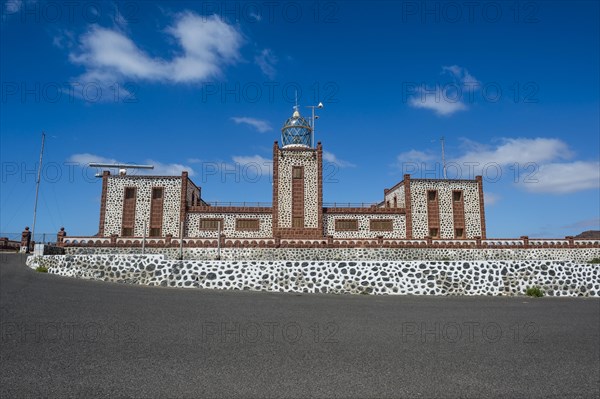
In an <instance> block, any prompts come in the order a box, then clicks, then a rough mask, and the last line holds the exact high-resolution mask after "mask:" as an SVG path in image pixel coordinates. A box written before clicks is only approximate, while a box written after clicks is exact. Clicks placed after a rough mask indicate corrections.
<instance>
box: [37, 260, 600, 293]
mask: <svg viewBox="0 0 600 399" xmlns="http://www.w3.org/2000/svg"><path fill="white" fill-rule="evenodd" d="M27 264H28V266H29V267H31V268H34V269H35V268H36V267H38V266H44V267H47V268H48V273H51V274H58V275H62V276H68V277H78V278H83V279H90V280H100V281H110V282H121V283H129V284H142V285H151V286H164V287H182V288H186V287H187V288H213V289H233V290H252V291H276V292H303V293H334V294H374V295H506V296H513V295H523V294H524V293H525V290H526V289H527V288H528V287H531V286H537V287H539V288H541V289H542V290H543V291H544V293H545V294H546V295H548V296H586V297H599V296H600V266H599V265H596V264H582V263H573V262H569V261H539V260H529V261H527V260H518V261H506V260H504V261H468V262H465V261H459V262H452V261H433V262H431V261H430V262H425V261H412V262H410V261H404V262H394V261H295V262H294V261H189V260H187V261H177V260H166V259H164V258H163V257H162V256H161V255H125V256H116V255H93V256H89V255H82V256H70V255H54V256H52V255H49V256H48V255H47V256H30V257H29V258H27Z"/></svg>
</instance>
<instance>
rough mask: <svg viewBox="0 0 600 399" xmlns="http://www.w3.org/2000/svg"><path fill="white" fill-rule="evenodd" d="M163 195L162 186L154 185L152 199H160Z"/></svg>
mask: <svg viewBox="0 0 600 399" xmlns="http://www.w3.org/2000/svg"><path fill="white" fill-rule="evenodd" d="M162 197H163V189H162V187H154V188H153V189H152V199H153V200H158V199H162Z"/></svg>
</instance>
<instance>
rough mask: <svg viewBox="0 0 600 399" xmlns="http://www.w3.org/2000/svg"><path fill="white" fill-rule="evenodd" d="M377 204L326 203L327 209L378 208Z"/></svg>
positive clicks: (324, 204)
mask: <svg viewBox="0 0 600 399" xmlns="http://www.w3.org/2000/svg"><path fill="white" fill-rule="evenodd" d="M378 205H379V204H378V203H377V202H324V203H323V207H325V208H376V207H377V206H378Z"/></svg>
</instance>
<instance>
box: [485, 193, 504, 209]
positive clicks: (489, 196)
mask: <svg viewBox="0 0 600 399" xmlns="http://www.w3.org/2000/svg"><path fill="white" fill-rule="evenodd" d="M500 198H502V197H500V196H499V195H498V194H494V193H490V192H489V191H486V192H485V193H484V194H483V200H484V204H485V205H486V206H487V205H494V204H496V203H497V202H498V201H500Z"/></svg>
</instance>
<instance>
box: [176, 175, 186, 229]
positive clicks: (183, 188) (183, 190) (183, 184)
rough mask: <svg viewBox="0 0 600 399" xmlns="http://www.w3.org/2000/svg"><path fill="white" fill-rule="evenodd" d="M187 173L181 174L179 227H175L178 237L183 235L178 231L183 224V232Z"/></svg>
mask: <svg viewBox="0 0 600 399" xmlns="http://www.w3.org/2000/svg"><path fill="white" fill-rule="evenodd" d="M188 180H189V179H188V172H186V171H183V172H181V205H180V207H179V226H177V231H178V232H179V235H183V232H182V231H180V226H181V223H184V230H185V213H186V211H187V204H188V202H187V195H188Z"/></svg>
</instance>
